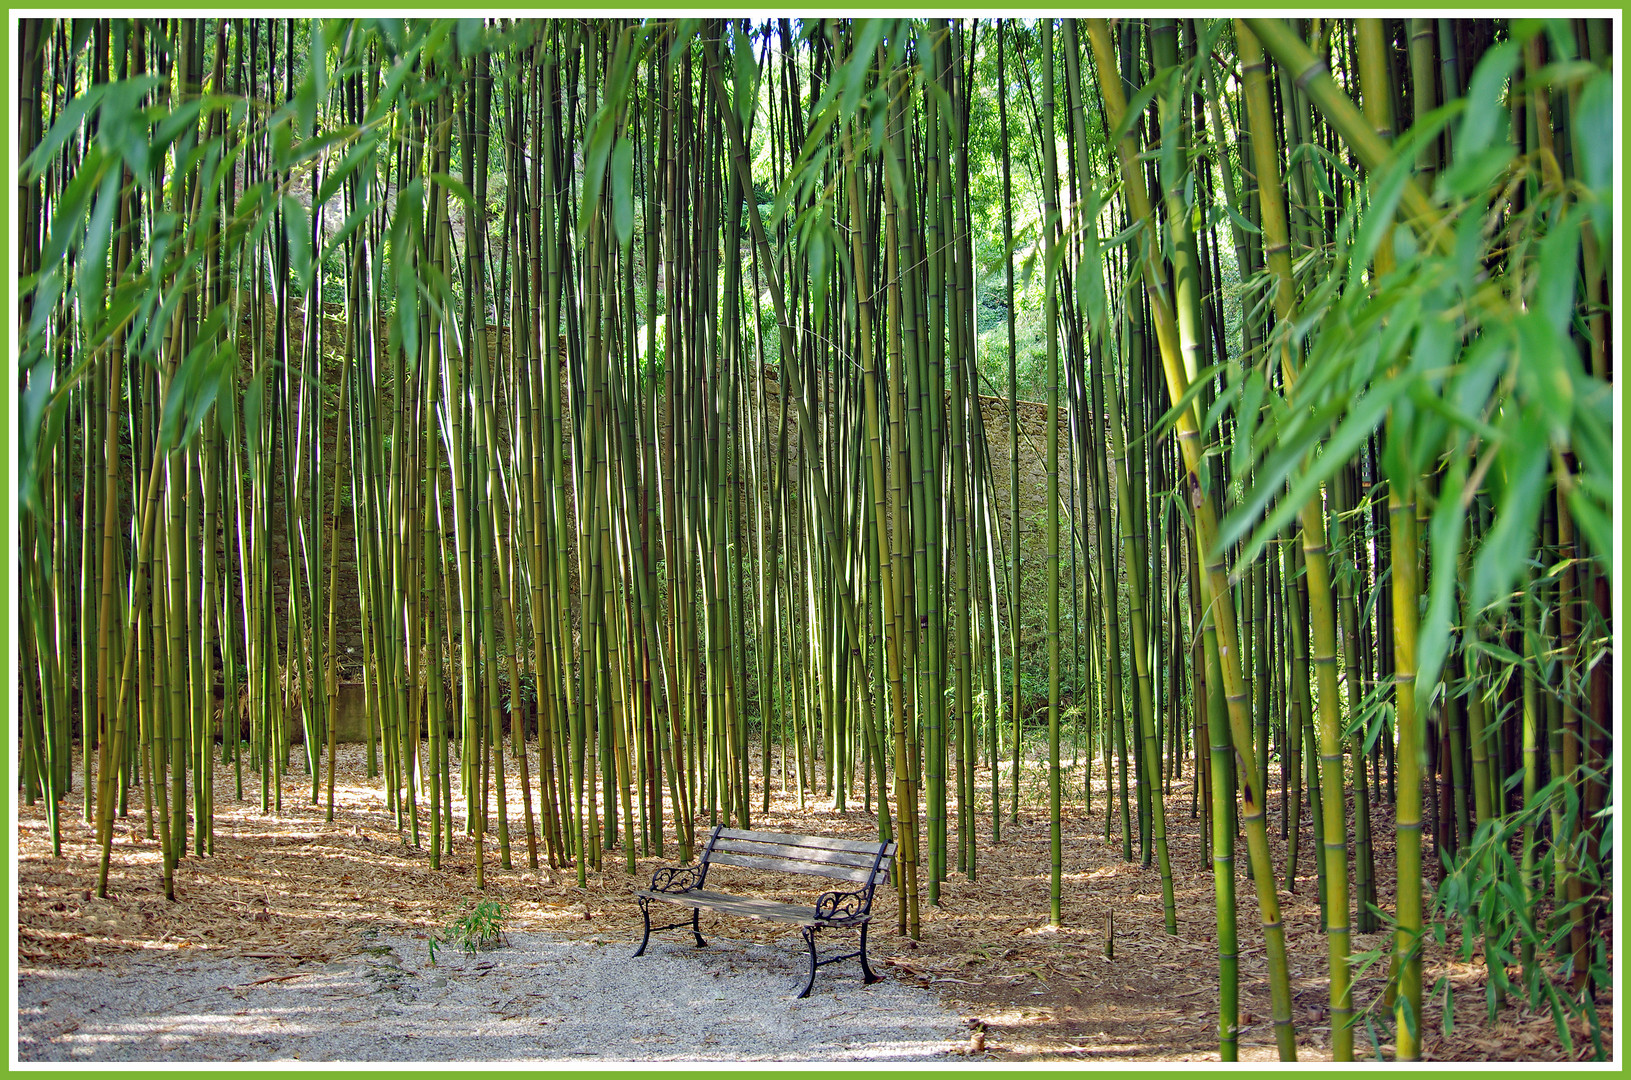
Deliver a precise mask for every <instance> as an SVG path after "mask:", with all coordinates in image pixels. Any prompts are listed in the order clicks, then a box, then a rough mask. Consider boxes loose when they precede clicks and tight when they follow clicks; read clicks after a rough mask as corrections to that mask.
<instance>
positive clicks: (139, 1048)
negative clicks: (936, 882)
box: [17, 931, 966, 1062]
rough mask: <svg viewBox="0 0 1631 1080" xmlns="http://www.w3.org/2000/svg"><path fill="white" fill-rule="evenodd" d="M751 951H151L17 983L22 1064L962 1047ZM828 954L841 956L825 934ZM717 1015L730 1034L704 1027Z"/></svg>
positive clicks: (389, 944) (836, 1054)
mask: <svg viewBox="0 0 1631 1080" xmlns="http://www.w3.org/2000/svg"><path fill="white" fill-rule="evenodd" d="M774 933H775V931H771V932H770V933H768V934H767V935H766V940H765V941H763V942H745V941H733V940H730V939H726V938H710V939H709V942H708V948H706V949H694V948H692V947H690V946H689V945H682V944H677V943H673V942H668V941H662V940H657V939H653V941H652V944H651V946H650V947H649V948H648V949H647V950H646V955H645V956H643V957H641V958H640V959H638V960H634V959H631V958H630V953H631V952H633V949H634V943H633V942H629V941H623V940H616V941H614V940H611V939H610V938H589V939H578V940H573V939H565V938H556V937H551V936H548V935H545V934H539V933H521V932H515V933H511V934H510V935H509V945H508V947H500V948H497V949H492V950H488V951H484V952H481V953H479V954H478V955H476V956H468V955H463V954H460V953H458V952H453V951H450V950H448V949H446V948H439V949H438V950H437V961H438V962H437V964H436V965H435V966H432V965H431V964H430V958H429V955H428V952H427V950H426V947H425V941H424V939H422V938H420V939H414V938H410V937H405V936H399V937H393V936H389V935H377V936H376V935H374V934H373V932H365V934H364V935H363V936H362V937H361V938H360V939H359V949H358V951H357V952H356V953H355V954H354V955H352V956H349V957H346V958H344V959H342V960H340V961H337V962H335V963H331V964H318V963H301V964H297V965H291V964H287V963H283V964H279V963H278V962H275V961H274V962H266V961H260V960H250V959H244V958H239V957H224V956H210V955H208V954H189V953H187V952H165V953H146V954H137V955H135V956H132V957H129V958H122V959H115V960H111V961H110V962H109V963H108V965H107V966H106V967H100V968H70V969H64V970H58V971H41V970H37V969H36V970H31V971H28V972H25V973H24V974H23V975H22V977H21V979H20V982H19V986H18V994H17V1024H18V1043H17V1053H18V1056H19V1058H20V1059H21V1060H23V1061H289V1060H301V1061H357V1062H366V1061H606V1062H617V1061H855V1060H870V1061H924V1060H931V1059H944V1058H947V1057H949V1056H950V1055H951V1054H952V1053H953V1051H954V1048H955V1047H958V1046H961V1045H966V1029H965V1028H964V1027H963V1025H962V1022H961V1020H960V1018H959V1017H958V1016H957V1014H955V1013H953V1012H950V1011H948V1010H947V1009H946V1008H945V1007H944V1006H942V1005H941V1004H940V1003H939V1002H938V1001H937V1000H936V999H935V997H934V995H933V994H931V993H930V992H929V991H928V990H926V989H923V988H922V987H917V986H909V985H907V984H905V983H901V982H898V981H896V980H894V979H892V978H889V977H888V976H885V978H884V980H883V981H882V982H879V983H875V984H873V985H872V986H863V985H862V984H861V981H860V970H859V966H858V964H857V963H856V962H855V961H852V960H851V961H844V962H842V963H839V964H834V965H831V966H829V967H824V968H821V969H820V970H819V971H818V972H817V974H816V984H815V989H814V990H813V991H812V992H811V994H810V997H808V998H806V999H805V1000H803V1001H798V1000H795V999H794V998H793V995H794V994H795V993H797V992H798V991H799V989H800V988H801V987H802V986H803V984H804V977H805V972H806V970H807V969H806V968H805V967H804V966H803V964H802V963H801V959H802V957H801V950H802V946H803V942H802V941H801V939H800V938H799V937H798V935H797V933H796V932H794V933H793V934H792V935H791V936H790V937H789V936H786V935H783V936H781V937H780V938H779V939H774V940H772V939H771V935H773V934H774ZM828 944H829V947H830V946H833V945H840V944H841V943H840V942H839V941H838V940H837V937H836V936H835V937H834V939H833V941H831V942H829V943H828ZM721 1017H730V1018H731V1022H730V1023H729V1024H723V1025H721V1024H718V1020H719V1018H721Z"/></svg>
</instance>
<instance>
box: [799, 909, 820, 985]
mask: <svg viewBox="0 0 1631 1080" xmlns="http://www.w3.org/2000/svg"><path fill="white" fill-rule="evenodd" d="M801 929H802V931H803V933H804V943H805V944H806V945H808V946H809V947H810V977H809V979H807V980H806V981H805V983H804V989H803V990H800V991H799V995H798V996H799V997H801V998H807V997H809V996H810V989H811V987H813V986H815V971H816V950H815V927H813V926H806V927H802V928H801Z"/></svg>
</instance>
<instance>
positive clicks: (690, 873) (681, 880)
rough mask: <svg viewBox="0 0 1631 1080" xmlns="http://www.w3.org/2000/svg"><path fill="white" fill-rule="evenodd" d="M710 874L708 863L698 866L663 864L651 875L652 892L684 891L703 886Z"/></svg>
mask: <svg viewBox="0 0 1631 1080" xmlns="http://www.w3.org/2000/svg"><path fill="white" fill-rule="evenodd" d="M707 876H708V864H707V863H700V864H698V865H696V866H662V867H658V868H657V870H656V872H655V873H653V874H652V875H651V891H652V892H668V893H682V892H690V891H691V890H693V889H700V888H702V882H703V879H704V878H706V877H707Z"/></svg>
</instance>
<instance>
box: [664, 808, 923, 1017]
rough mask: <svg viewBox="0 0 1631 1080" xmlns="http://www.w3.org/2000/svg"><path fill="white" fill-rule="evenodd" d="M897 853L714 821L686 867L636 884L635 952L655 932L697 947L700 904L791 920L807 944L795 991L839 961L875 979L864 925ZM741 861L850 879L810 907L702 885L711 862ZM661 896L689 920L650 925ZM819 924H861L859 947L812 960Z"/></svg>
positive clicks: (891, 848)
mask: <svg viewBox="0 0 1631 1080" xmlns="http://www.w3.org/2000/svg"><path fill="white" fill-rule="evenodd" d="M894 856H895V845H894V843H893V842H890V843H868V842H863V841H859V840H840V839H837V838H835V837H830V836H791V835H788V834H786V833H770V832H748V831H746V830H743V829H727V828H725V827H724V826H723V825H721V826H717V827H716V828H715V829H714V831H713V832H712V833H710V834H709V836H708V844H707V846H706V847H704V848H703V849H702V856H701V857H700V858H699V859H698V860H697V862H696V863H695V864H694V865H691V866H665V867H661V868H659V869H658V870H657V871H656V872H655V873H654V874H652V875H651V888H649V889H637V890H636V891H635V894H634V895H635V896H636V897H637V898H638V899H639V901H640V916H641V918H642V919H644V920H645V924H646V932H645V936H644V937H642V938H641V939H640V948H639V949H638V950H636V951H635V954H634V955H635V956H641V955H643V954H644V953H645V951H646V944H647V943H648V942H649V941H650V940H651V932H652V931H653V930H677V929H681V928H685V929H689V930H690V931H691V934H692V936H693V937H695V938H696V939H697V946H698V947H699V948H700V947H702V946H704V945H706V944H708V943H707V942H706V941H703V940H702V931H701V928H700V927H699V926H698V925H697V916H698V914H699V913H700V912H701V911H702V909H703V908H707V909H708V910H709V911H718V912H721V913H723V914H726V915H746V916H749V917H751V918H755V919H770V920H772V921H774V922H784V923H792V924H793V925H794V926H797V927H798V928H799V929H800V931H802V932H803V934H804V941H805V944H806V945H808V946H809V949H810V977H809V979H808V980H806V981H805V984H804V989H803V990H802V991H800V993H799V995H798V996H799V997H801V998H803V997H809V996H810V988H811V987H812V986H814V985H815V973H816V968H818V967H822V966H824V965H826V964H835V963H837V962H838V961H840V960H850V959H854V958H857V957H858V958H859V959H860V961H861V973H862V980H863V982H866V983H874V982H877V981H878V978H879V977H878V976H877V975H875V974H873V972H872V968H871V967H869V966H868V965H867V962H866V931H867V923H868V922H869V921H870V920H871V918H872V893H873V890H874V889H875V888H876V887H877V886H879V885H883V884H887V883H888V881H889V863H890V860H892V859H893V858H894ZM719 864H725V865H728V866H740V867H745V868H747V869H750V870H775V871H779V872H781V873H787V874H811V875H814V876H816V877H825V878H836V879H837V880H839V881H849V882H854V883H855V887H854V888H853V889H850V890H835V891H831V892H823V893H821V894H820V895H819V896H817V897H816V899H815V904H814V906H812V907H803V906H800V905H798V904H784V903H778V902H777V901H774V900H764V899H761V898H759V897H753V896H738V895H734V894H731V893H724V892H716V891H713V890H710V889H707V888H704V886H705V885H706V884H707V883H708V872H709V869H710V868H711V867H713V866H715V865H719ZM653 900H661V901H663V902H665V903H669V904H678V905H680V906H681V907H688V908H690V909H691V918H690V921H688V922H677V923H670V924H668V925H667V926H652V925H651V902H652V901H653ZM823 928H834V929H846V930H859V931H860V932H861V948H860V950H859V951H857V952H852V953H845V954H843V955H842V956H832V957H828V958H827V959H825V960H817V959H816V946H815V936H816V931H818V930H821V929H823Z"/></svg>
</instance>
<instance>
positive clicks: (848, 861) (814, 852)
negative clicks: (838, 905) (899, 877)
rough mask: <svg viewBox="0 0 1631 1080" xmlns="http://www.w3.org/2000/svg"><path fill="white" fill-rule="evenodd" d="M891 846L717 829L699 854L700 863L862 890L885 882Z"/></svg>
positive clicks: (875, 842) (891, 853)
mask: <svg viewBox="0 0 1631 1080" xmlns="http://www.w3.org/2000/svg"><path fill="white" fill-rule="evenodd" d="M894 857H895V844H894V841H890V842H889V843H881V842H878V841H863V840H841V839H838V838H837V837H832V836H793V835H790V834H788V833H769V832H748V831H746V830H744V829H727V828H725V827H724V826H719V827H717V828H715V829H714V831H713V834H712V835H710V836H709V837H708V846H707V848H706V849H705V850H704V851H703V853H702V861H703V862H706V863H723V864H725V865H728V866H742V867H747V868H749V869H752V870H777V871H781V872H783V873H788V874H814V875H816V876H819V877H828V878H837V879H838V880H840V881H853V882H856V883H858V884H861V885H864V884H866V882H867V879H868V878H871V879H872V884H873V885H884V884H887V883H888V881H889V863H890V861H891V860H892V859H893V858H894Z"/></svg>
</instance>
